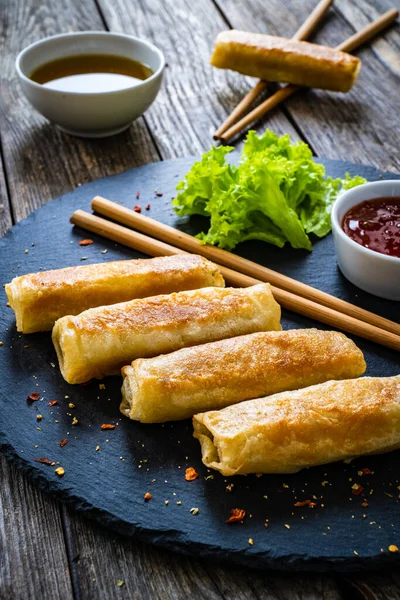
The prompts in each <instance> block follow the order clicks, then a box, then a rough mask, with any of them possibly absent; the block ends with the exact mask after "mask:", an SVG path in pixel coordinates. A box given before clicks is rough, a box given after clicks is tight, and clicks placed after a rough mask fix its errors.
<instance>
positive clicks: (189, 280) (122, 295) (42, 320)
mask: <svg viewBox="0 0 400 600" xmlns="http://www.w3.org/2000/svg"><path fill="white" fill-rule="evenodd" d="M209 286H217V287H223V286H224V280H223V277H222V275H221V274H220V272H219V271H218V269H217V267H216V266H215V265H214V264H213V263H211V262H210V261H208V260H206V259H205V258H203V257H202V256H197V255H193V254H187V255H186V254H181V255H178V256H167V257H159V258H151V259H144V260H143V259H139V260H120V261H116V262H109V263H102V264H95V265H83V266H79V267H68V268H66V269H57V270H54V271H43V272H42V273H30V274H29V275H22V277H15V278H14V279H13V280H12V281H11V283H8V284H7V285H6V293H7V296H8V299H9V302H10V304H11V307H12V308H13V310H14V312H15V316H16V319H17V330H18V331H22V333H33V332H35V331H48V330H50V329H51V328H52V327H53V325H54V323H55V321H57V319H59V318H61V317H64V316H65V315H78V314H79V313H81V312H82V311H84V310H87V309H88V308H93V307H95V306H103V305H106V304H116V303H117V302H126V301H127V300H133V299H134V298H145V297H146V296H155V295H157V294H169V293H170V292H180V291H182V290H193V289H196V288H201V287H209Z"/></svg>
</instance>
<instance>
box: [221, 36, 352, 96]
mask: <svg viewBox="0 0 400 600" xmlns="http://www.w3.org/2000/svg"><path fill="white" fill-rule="evenodd" d="M211 64H212V65H213V66H214V67H218V68H220V69H231V70H233V71H238V72H239V73H242V74H243V75H250V76H252V77H259V78H260V79H264V80H265V81H280V82H286V83H294V84H297V85H304V86H307V87H313V88H322V89H325V90H332V91H335V92H348V91H349V89H350V88H351V87H352V85H353V83H354V82H355V80H356V78H357V75H358V72H359V70H360V67H361V61H360V60H359V59H358V58H356V57H355V56H351V55H350V54H347V53H346V52H341V51H340V50H335V49H334V48H328V47H326V46H320V45H318V44H310V43H309V42H301V41H297V40H293V39H291V40H289V39H287V38H281V37H274V36H271V35H264V34H261V33H249V32H247V31H238V30H235V29H231V30H230V31H223V32H222V33H220V34H219V35H218V37H217V39H216V41H215V47H214V52H213V54H212V57H211Z"/></svg>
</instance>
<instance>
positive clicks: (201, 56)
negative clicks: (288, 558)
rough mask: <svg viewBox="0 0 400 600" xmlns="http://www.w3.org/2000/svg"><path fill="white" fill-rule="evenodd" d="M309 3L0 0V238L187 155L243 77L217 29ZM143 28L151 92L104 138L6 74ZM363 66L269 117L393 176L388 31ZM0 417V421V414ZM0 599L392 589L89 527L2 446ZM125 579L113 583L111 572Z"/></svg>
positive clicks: (348, 29)
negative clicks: (214, 556) (24, 52)
mask: <svg viewBox="0 0 400 600" xmlns="http://www.w3.org/2000/svg"><path fill="white" fill-rule="evenodd" d="M315 3H316V0H303V1H302V2H299V1H296V0H269V1H268V2H265V0H197V1H196V2H190V1H189V0H141V1H140V2H139V1H137V0H136V1H135V0H41V2H39V1H38V0H24V1H22V0H21V1H18V0H3V3H2V6H3V8H2V10H1V16H2V18H3V28H2V31H1V33H0V36H1V43H2V50H1V56H2V57H5V61H4V63H3V67H2V69H1V71H0V77H1V83H2V94H1V95H2V98H1V99H2V104H3V111H2V119H1V123H2V131H1V136H2V137H1V158H2V162H1V163H0V198H1V200H0V234H3V233H5V232H6V230H7V229H8V228H9V227H10V226H11V225H12V224H13V223H15V222H16V221H19V220H20V219H23V218H24V217H26V216H27V215H28V214H29V213H30V212H31V211H32V210H34V209H35V208H37V207H39V206H40V205H41V204H43V203H45V202H47V201H49V200H51V199H52V198H54V197H57V196H60V195H61V194H63V193H65V192H68V191H69V190H71V189H73V188H75V187H76V186H78V185H80V184H82V183H85V182H87V181H91V180H94V179H97V178H98V177H104V176H107V175H112V174H114V173H118V172H120V171H123V170H125V169H129V168H131V167H135V166H138V165H142V164H144V163H147V162H149V161H158V160H164V159H168V158H174V157H180V156H184V155H188V154H199V153H202V152H204V151H205V150H206V149H208V148H209V147H210V144H211V141H212V133H213V131H214V130H215V128H216V127H217V126H218V125H219V124H220V123H221V122H222V120H223V119H224V117H225V116H226V115H227V113H228V112H230V111H231V110H232V109H233V107H234V106H235V105H236V103H237V102H238V100H239V99H240V98H241V97H242V96H243V95H244V94H245V92H246V91H247V90H248V89H249V86H250V85H251V83H252V82H251V81H250V80H249V79H246V78H244V77H240V76H236V75H235V74H232V73H227V72H223V71H219V70H216V69H212V68H211V67H210V66H209V65H208V59H209V55H210V50H211V47H212V44H213V40H214V38H215V36H216V35H217V33H218V32H219V31H220V30H223V29H226V28H228V27H236V28H239V29H240V28H242V29H250V30H254V31H258V30H259V31H262V32H268V33H271V34H273V35H284V36H288V37H290V36H291V35H292V34H293V33H294V31H295V30H296V29H297V28H298V26H299V25H300V23H301V22H302V21H303V20H304V19H305V17H306V16H307V14H308V13H309V12H310V11H311V9H312V7H313V6H314V5H315ZM393 4H395V5H396V6H397V7H398V8H400V3H399V0H351V1H350V0H336V2H335V7H334V9H331V10H330V11H329V14H328V15H327V17H326V18H325V20H324V26H323V28H321V29H320V30H319V31H318V33H317V34H316V35H315V36H314V41H316V42H321V43H326V44H329V45H331V46H335V45H336V44H338V43H339V42H341V41H342V40H343V39H344V38H346V37H348V36H349V35H350V34H351V33H353V32H354V30H356V29H360V28H361V27H362V26H364V25H366V24H367V22H368V21H371V20H372V19H374V18H376V17H377V16H378V15H379V14H381V13H383V12H384V11H385V10H387V9H388V8H390V7H391V6H393ZM85 29H93V30H103V29H107V30H112V31H122V32H125V33H131V34H134V35H138V36H143V37H145V38H147V39H149V40H152V41H153V42H154V43H155V44H157V45H158V46H159V47H160V48H162V50H163V51H164V52H165V55H166V58H167V62H168V67H167V69H166V74H165V81H164V85H163V88H162V90H161V92H160V95H159V97H158V98H157V101H156V102H155V104H154V105H153V106H152V107H151V109H150V110H149V111H148V112H147V113H146V115H145V116H144V117H142V118H140V119H139V120H138V121H136V123H135V124H134V125H133V126H132V127H131V128H130V129H129V130H128V131H126V132H125V133H122V134H120V135H118V136H116V137H113V138H109V139H103V140H83V139H78V138H75V137H71V136H68V135H65V134H63V133H61V132H60V131H58V130H57V129H56V128H55V127H53V126H52V125H50V124H49V123H48V122H47V121H45V120H44V119H42V118H41V117H40V116H39V115H38V114H36V113H35V112H34V111H33V109H31V108H30V106H29V105H28V103H27V101H26V100H25V99H24V98H23V97H22V94H21V90H20V88H19V85H18V83H17V78H16V74H15V70H14V59H15V56H16V54H17V53H18V52H19V50H21V49H22V48H23V47H24V46H26V45H27V44H29V43H31V42H33V41H35V40H38V39H40V38H43V37H45V36H48V35H53V34H56V33H60V32H66V31H77V30H85ZM358 55H359V56H360V58H361V59H362V60H363V67H362V70H361V74H360V77H359V80H358V82H357V85H356V86H355V88H354V90H353V91H352V92H350V93H349V94H347V95H345V96H344V95H340V94H336V95H335V94H328V93H324V92H316V91H310V92H308V93H300V94H298V95H297V96H296V97H293V98H292V99H290V101H288V102H287V103H286V105H285V106H284V107H282V108H280V109H279V110H275V111H274V112H273V113H271V115H270V116H269V117H268V119H265V120H264V121H263V122H261V123H259V124H258V126H257V130H258V131H259V132H261V131H263V130H264V129H265V128H266V127H267V126H268V127H271V128H272V129H274V130H275V131H276V132H278V133H280V134H282V133H290V135H291V136H292V138H293V139H294V140H299V139H300V140H306V141H307V142H308V143H309V144H310V146H311V147H312V149H313V151H314V153H315V154H316V155H317V156H326V157H330V158H339V159H340V158H342V159H348V160H350V161H354V162H363V163H370V164H373V165H376V166H377V167H379V168H380V169H384V170H393V171H397V172H400V152H399V148H400V119H399V109H400V83H399V79H398V77H399V73H400V32H399V27H398V26H395V27H392V28H391V29H390V31H388V32H387V33H385V35H384V36H383V37H381V38H379V39H377V40H376V41H374V43H373V44H372V45H371V46H369V47H364V48H363V49H361V50H360V51H359V52H358ZM0 418H1V417H0ZM0 481H1V483H0V508H1V510H0V598H1V599H4V600H6V599H14V600H19V599H21V600H22V599H23V600H25V599H34V600H47V599H49V600H54V599H56V600H57V599H59V598H60V599H62V600H68V599H70V598H74V599H82V600H85V599H87V600H94V599H97V598H102V599H105V600H109V599H113V598H118V599H122V598H134V599H135V600H139V599H145V600H146V599H148V598H151V599H152V600H156V599H158V598H160V599H168V598H174V599H175V598H177V599H186V598H195V599H197V598H201V599H204V600H220V599H224V600H231V599H232V600H233V599H236V598H237V599H241V600H245V599H246V600H250V599H254V600H255V599H267V598H274V599H277V600H281V599H282V600H283V599H285V600H294V599H300V598H302V599H305V598H307V599H308V598H313V599H314V598H315V599H319V598H325V599H329V600H339V599H343V598H349V599H350V598H366V599H380V598H382V599H383V598H400V577H399V575H398V573H397V572H394V573H379V574H371V573H366V574H360V575H357V576H351V577H347V576H342V575H340V576H339V575H334V574H326V575H318V574H309V575H300V576H293V575H284V574H276V573H275V574H274V573H257V572H251V571H250V570H243V569H238V568H236V567H235V568H234V569H230V568H229V566H228V567H227V566H220V565H217V564H211V563H207V562H205V561H201V560H195V559H189V558H186V557H183V556H178V555H174V554H172V553H169V552H165V551H162V550H159V549H155V548H153V547H151V546H146V545H144V544H142V543H138V542H135V541H132V540H126V539H124V538H123V537H120V536H117V535H115V534H113V533H110V532H109V531H107V530H105V529H103V528H101V527H100V526H98V525H97V524H94V523H92V522H90V521H87V520H86V519H84V518H82V517H81V516H80V515H79V514H78V513H75V512H74V511H72V510H70V509H69V508H67V507H66V506H64V505H62V504H59V503H58V502H57V501H55V500H53V499H52V498H50V497H49V496H47V495H45V494H43V493H42V492H41V491H39V490H38V489H37V488H36V487H35V486H34V485H32V483H31V482H30V481H29V480H28V479H27V478H25V477H23V476H22V475H21V474H20V473H19V472H18V471H17V470H16V469H15V468H14V467H13V466H11V465H10V464H8V463H7V462H6V461H5V459H4V458H3V457H1V456H0ZM118 580H121V581H123V582H124V583H123V585H120V586H119V585H118V584H117V581H118Z"/></svg>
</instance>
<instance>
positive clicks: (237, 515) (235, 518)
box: [225, 508, 246, 523]
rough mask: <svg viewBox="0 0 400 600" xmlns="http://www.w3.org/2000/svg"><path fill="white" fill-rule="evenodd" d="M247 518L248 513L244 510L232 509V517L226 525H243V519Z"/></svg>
mask: <svg viewBox="0 0 400 600" xmlns="http://www.w3.org/2000/svg"><path fill="white" fill-rule="evenodd" d="M245 516H246V511H245V510H243V508H232V510H231V515H230V517H229V519H227V520H226V521H225V523H243V519H244V518H245Z"/></svg>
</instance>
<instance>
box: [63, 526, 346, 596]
mask: <svg viewBox="0 0 400 600" xmlns="http://www.w3.org/2000/svg"><path fill="white" fill-rule="evenodd" d="M71 522H72V531H73V534H74V539H75V540H78V543H79V550H77V551H78V554H77V556H76V559H75V564H76V568H77V570H78V573H79V581H80V593H81V598H82V600H114V599H120V598H135V600H147V599H148V598H151V599H152V600H165V599H166V598H173V599H174V600H187V599H188V598H191V599H192V598H193V600H220V599H222V598H223V599H224V600H270V599H272V598H273V599H274V600H300V599H303V598H307V600H320V599H321V598H329V600H340V599H341V597H342V596H341V594H340V592H339V590H338V589H337V587H336V585H335V583H334V581H333V580H332V578H331V577H329V576H317V575H315V576H304V577H303V576H302V577H290V576H289V577H285V576H279V575H270V574H263V573H259V572H256V571H250V570H248V569H240V568H237V567H226V566H220V565H216V564H214V563H211V562H209V561H204V560H196V559H194V558H188V557H185V556H180V555H178V554H174V553H171V552H167V551H165V550H161V549H158V548H151V547H150V546H147V545H145V544H142V543H140V542H136V541H133V540H128V539H126V538H123V537H121V536H118V535H113V534H111V533H108V532H106V531H103V530H101V529H100V528H98V527H96V526H95V525H93V524H92V523H90V522H87V521H85V520H84V519H83V518H82V517H81V516H80V515H75V516H74V517H73V518H72V519H71ZM93 548H96V551H95V552H93V551H92V549H93ZM110 564H111V565H113V568H112V570H111V569H109V568H108V567H107V565H110ZM118 580H120V581H123V585H122V587H120V588H119V587H118V583H117V581H118Z"/></svg>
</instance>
